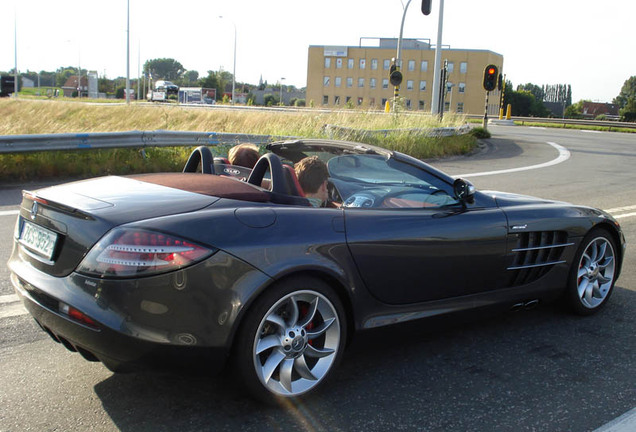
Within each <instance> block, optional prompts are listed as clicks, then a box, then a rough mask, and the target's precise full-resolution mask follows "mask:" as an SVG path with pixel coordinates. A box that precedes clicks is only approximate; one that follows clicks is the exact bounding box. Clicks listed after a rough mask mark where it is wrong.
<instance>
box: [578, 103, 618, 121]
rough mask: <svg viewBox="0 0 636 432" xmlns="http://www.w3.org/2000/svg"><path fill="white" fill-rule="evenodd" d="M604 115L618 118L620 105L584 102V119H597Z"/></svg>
mask: <svg viewBox="0 0 636 432" xmlns="http://www.w3.org/2000/svg"><path fill="white" fill-rule="evenodd" d="M600 115H604V116H606V117H608V118H618V105H616V104H610V103H600V102H583V117H584V118H587V119H595V118H596V117H598V116H600Z"/></svg>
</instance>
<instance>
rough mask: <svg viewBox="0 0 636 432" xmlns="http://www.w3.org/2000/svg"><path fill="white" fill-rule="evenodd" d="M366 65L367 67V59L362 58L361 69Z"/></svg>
mask: <svg viewBox="0 0 636 432" xmlns="http://www.w3.org/2000/svg"><path fill="white" fill-rule="evenodd" d="M365 67H367V59H363V58H361V59H360V69H364V68H365Z"/></svg>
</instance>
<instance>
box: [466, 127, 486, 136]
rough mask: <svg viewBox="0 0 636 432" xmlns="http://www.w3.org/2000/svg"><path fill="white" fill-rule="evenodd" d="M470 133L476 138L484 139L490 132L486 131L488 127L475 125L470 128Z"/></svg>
mask: <svg viewBox="0 0 636 432" xmlns="http://www.w3.org/2000/svg"><path fill="white" fill-rule="evenodd" d="M470 134H471V135H472V136H474V137H475V138H477V139H485V138H490V137H491V135H490V132H488V129H484V128H483V127H476V128H473V129H471V131H470Z"/></svg>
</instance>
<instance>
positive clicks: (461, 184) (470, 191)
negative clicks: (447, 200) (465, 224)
mask: <svg viewBox="0 0 636 432" xmlns="http://www.w3.org/2000/svg"><path fill="white" fill-rule="evenodd" d="M453 190H454V192H455V197H456V198H457V199H458V200H459V201H461V202H463V203H468V204H472V203H473V202H474V200H475V186H473V184H472V183H471V182H469V181H468V180H464V179H462V178H458V179H457V180H455V182H454V183H453Z"/></svg>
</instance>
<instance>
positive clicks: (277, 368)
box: [253, 290, 341, 396]
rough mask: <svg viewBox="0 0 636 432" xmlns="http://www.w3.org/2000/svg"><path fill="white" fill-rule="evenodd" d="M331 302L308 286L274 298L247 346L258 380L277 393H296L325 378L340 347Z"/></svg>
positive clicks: (334, 312)
mask: <svg viewBox="0 0 636 432" xmlns="http://www.w3.org/2000/svg"><path fill="white" fill-rule="evenodd" d="M340 337H341V333H340V322H339V319H338V314H337V311H336V309H335V307H334V305H333V304H332V303H331V302H330V301H329V299H327V297H325V296H324V295H322V294H320V293H318V292H315V291H309V290H303V291H295V292H292V293H290V294H288V295H286V296H284V297H283V298H281V299H280V300H278V301H277V302H276V303H275V304H274V305H273V306H272V307H271V308H270V309H269V311H268V312H267V313H266V314H265V315H264V317H263V319H262V320H261V322H260V325H259V327H258V331H257V332H256V337H255V339H254V344H253V356H254V367H255V368H256V375H257V376H258V378H259V379H260V381H261V383H262V384H263V385H265V386H266V387H267V388H268V389H269V391H271V392H272V393H274V394H276V395H279V396H299V395H301V394H303V393H306V392H307V391H309V390H311V389H312V388H313V387H314V386H316V385H317V384H318V383H320V381H321V380H322V379H323V378H324V377H325V376H327V374H328V372H329V369H330V368H331V366H332V365H333V363H334V361H335V359H336V357H337V354H338V353H337V351H338V349H339V346H340Z"/></svg>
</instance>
